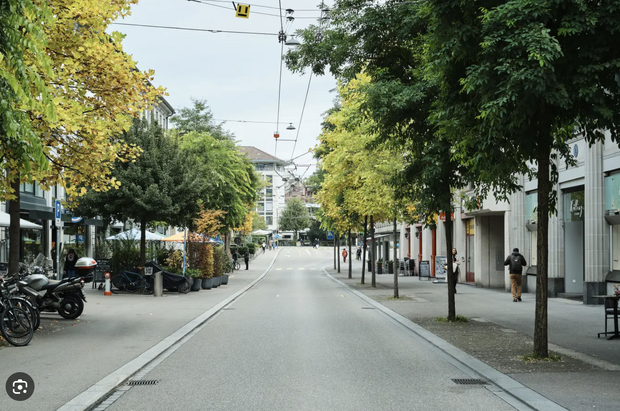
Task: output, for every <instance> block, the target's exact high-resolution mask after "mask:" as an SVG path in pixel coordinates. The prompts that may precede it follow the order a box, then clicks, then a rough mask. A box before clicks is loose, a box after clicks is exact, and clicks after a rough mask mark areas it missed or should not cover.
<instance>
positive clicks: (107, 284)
mask: <svg viewBox="0 0 620 411" xmlns="http://www.w3.org/2000/svg"><path fill="white" fill-rule="evenodd" d="M103 295H112V291H111V289H110V273H105V291H104V292H103Z"/></svg>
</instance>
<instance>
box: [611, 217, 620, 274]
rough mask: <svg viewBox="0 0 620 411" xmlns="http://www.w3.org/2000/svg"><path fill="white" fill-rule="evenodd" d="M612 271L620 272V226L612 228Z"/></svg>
mask: <svg viewBox="0 0 620 411" xmlns="http://www.w3.org/2000/svg"><path fill="white" fill-rule="evenodd" d="M611 242H612V250H611V255H612V261H611V269H612V270H620V225H612V226H611Z"/></svg>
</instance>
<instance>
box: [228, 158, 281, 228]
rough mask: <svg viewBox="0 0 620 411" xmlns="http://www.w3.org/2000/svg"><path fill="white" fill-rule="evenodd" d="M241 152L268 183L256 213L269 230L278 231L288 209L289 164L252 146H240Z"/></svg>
mask: <svg viewBox="0 0 620 411" xmlns="http://www.w3.org/2000/svg"><path fill="white" fill-rule="evenodd" d="M239 151H240V152H241V153H243V154H245V155H247V157H248V158H249V159H250V161H251V162H252V164H253V165H254V169H255V170H256V171H257V172H258V173H259V174H260V175H261V176H262V178H263V180H264V181H265V183H266V187H265V188H263V190H262V191H261V195H260V197H259V199H258V201H257V202H256V208H255V211H256V212H257V213H258V215H260V216H261V217H264V218H265V223H266V224H267V229H268V230H272V231H273V230H277V229H278V219H279V218H280V214H281V212H282V210H284V208H285V207H286V201H285V194H286V191H285V185H286V183H287V180H288V177H287V176H286V174H285V169H284V166H286V165H287V162H286V161H284V160H281V159H279V158H277V157H275V156H272V155H271V154H268V153H266V152H264V151H262V150H259V149H258V148H256V147H252V146H239Z"/></svg>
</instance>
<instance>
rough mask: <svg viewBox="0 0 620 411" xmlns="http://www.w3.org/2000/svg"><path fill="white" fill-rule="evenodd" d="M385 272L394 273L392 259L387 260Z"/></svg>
mask: <svg viewBox="0 0 620 411" xmlns="http://www.w3.org/2000/svg"><path fill="white" fill-rule="evenodd" d="M387 272H388V274H394V261H392V260H387Z"/></svg>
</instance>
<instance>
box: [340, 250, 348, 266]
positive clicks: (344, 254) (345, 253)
mask: <svg viewBox="0 0 620 411" xmlns="http://www.w3.org/2000/svg"><path fill="white" fill-rule="evenodd" d="M348 255H349V253H347V250H346V248H343V249H342V259H343V260H344V262H345V263H346V262H347V256H348Z"/></svg>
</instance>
